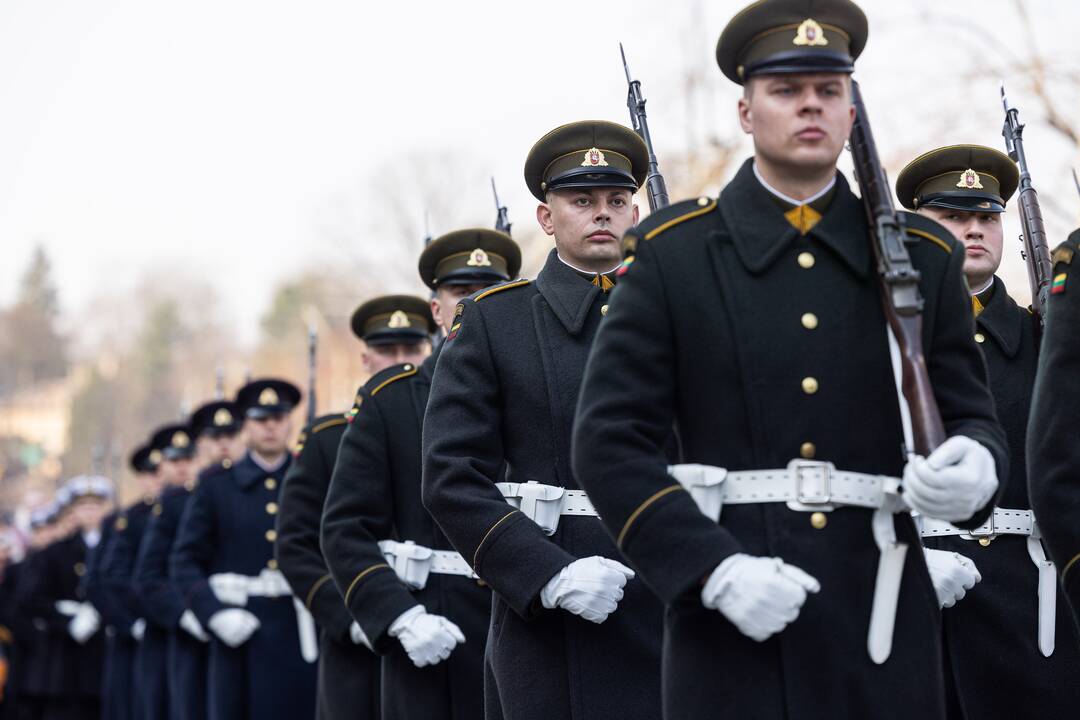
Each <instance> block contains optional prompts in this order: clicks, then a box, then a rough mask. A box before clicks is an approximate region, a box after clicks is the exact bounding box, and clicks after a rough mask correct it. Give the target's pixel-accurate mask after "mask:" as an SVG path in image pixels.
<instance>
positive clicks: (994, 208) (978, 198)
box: [919, 192, 1005, 213]
mask: <svg viewBox="0 0 1080 720" xmlns="http://www.w3.org/2000/svg"><path fill="white" fill-rule="evenodd" d="M924 207H936V208H943V209H946V210H960V211H961V212H972V213H1003V212H1005V203H1004V202H1003V201H1002V199H1001V198H999V197H996V196H994V195H978V194H972V193H971V192H956V193H950V192H943V193H934V194H932V195H927V196H925V197H922V198H919V209H922V208H924Z"/></svg>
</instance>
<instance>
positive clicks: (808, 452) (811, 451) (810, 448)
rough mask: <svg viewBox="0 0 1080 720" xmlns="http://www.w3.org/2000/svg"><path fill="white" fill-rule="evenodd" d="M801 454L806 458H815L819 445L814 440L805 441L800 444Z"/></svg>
mask: <svg viewBox="0 0 1080 720" xmlns="http://www.w3.org/2000/svg"><path fill="white" fill-rule="evenodd" d="M799 455H801V456H802V457H803V458H804V459H806V460H813V459H814V456H815V455H817V446H816V445H814V443H812V442H804V443H803V444H802V445H800V446H799Z"/></svg>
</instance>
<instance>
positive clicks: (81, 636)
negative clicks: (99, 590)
mask: <svg viewBox="0 0 1080 720" xmlns="http://www.w3.org/2000/svg"><path fill="white" fill-rule="evenodd" d="M100 627H101V616H100V615H98V611H97V610H95V609H94V606H93V605H91V604H90V603H83V604H82V606H81V607H80V608H79V611H78V612H77V613H75V617H73V618H71V622H69V623H68V634H69V635H71V637H72V638H74V640H75V642H77V643H79V644H80V645H82V644H83V643H85V642H86V641H87V640H89V639H90V636H91V635H93V634H94V633H96V632H97V631H98V628H100Z"/></svg>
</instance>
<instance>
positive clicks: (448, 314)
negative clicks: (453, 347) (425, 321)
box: [431, 283, 488, 333]
mask: <svg viewBox="0 0 1080 720" xmlns="http://www.w3.org/2000/svg"><path fill="white" fill-rule="evenodd" d="M486 287H488V286H487V285H485V284H483V283H472V284H470V285H446V286H443V287H440V288H439V289H438V290H436V291H435V297H433V298H431V317H433V318H435V322H436V323H437V324H438V325H439V327H441V328H442V329H443V332H446V333H448V332H450V326H451V325H453V324H454V309H455V308H456V307H457V305H458V303H459V302H461V301H462V300H463V299H464V298H467V297H469V296H470V295H472V294H473V293H474V292H479V291H480V290H483V289H484V288H486Z"/></svg>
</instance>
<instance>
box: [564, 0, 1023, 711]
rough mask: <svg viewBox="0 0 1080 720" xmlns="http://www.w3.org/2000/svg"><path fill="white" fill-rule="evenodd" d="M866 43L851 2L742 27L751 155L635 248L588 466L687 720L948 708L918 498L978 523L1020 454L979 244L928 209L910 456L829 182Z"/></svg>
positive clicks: (844, 209)
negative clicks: (670, 439) (978, 267)
mask: <svg viewBox="0 0 1080 720" xmlns="http://www.w3.org/2000/svg"><path fill="white" fill-rule="evenodd" d="M866 38H867V23H866V18H865V15H864V14H863V13H862V11H861V10H860V9H859V8H858V7H857V6H856V5H855V4H854V3H851V2H849V1H848V0H764V2H758V3H755V4H753V5H751V6H749V7H748V8H746V9H744V10H743V11H741V12H740V13H738V14H737V15H736V16H735V17H734V18H733V19H732V20H731V21H730V23H729V24H728V26H727V27H726V29H725V30H724V32H723V34H722V35H721V37H720V41H719V43H718V45H717V60H718V62H719V65H720V67H721V69H722V70H723V72H724V74H725V75H726V76H727V77H729V78H730V79H732V80H733V81H735V82H737V83H739V84H743V85H744V93H743V97H742V98H741V99H740V101H739V107H738V109H739V120H740V123H741V126H742V128H743V130H744V131H745V132H747V133H749V134H751V135H752V136H753V142H754V150H755V153H754V158H753V159H751V160H748V161H747V162H745V163H744V164H743V165H742V167H741V168H740V169H739V171H738V172H737V174H736V175H735V177H734V179H733V180H732V181H731V182H730V183H729V184H728V185H727V187H725V188H724V190H723V192H721V194H720V197H719V199H715V198H709V197H701V198H698V199H695V200H690V201H687V202H682V203H678V204H676V205H672V206H670V207H669V208H666V209H665V210H663V211H661V212H658V213H654V214H653V215H652V216H650V217H649V218H648V220H646V221H645V222H643V223H642V224H641V225H640V226H639V227H637V228H636V229H634V230H632V231H631V232H630V233H628V234H627V235H626V237H625V238H624V240H623V245H624V253H625V255H626V257H625V259H624V263H623V269H622V271H621V272H622V273H623V274H622V277H621V278H620V280H619V287H618V288H617V289H616V292H615V297H614V298H613V299H612V303H611V309H610V312H609V313H608V315H607V317H606V318H605V320H604V322H603V323H601V328H600V331H599V334H598V337H597V341H596V344H595V345H594V347H593V351H592V355H591V357H590V361H589V366H588V368H587V370H586V373H585V380H584V383H583V387H582V393H581V400H580V404H579V407H578V412H577V418H576V421H575V426H574V427H575V430H574V469H575V471H576V474H577V477H578V478H580V480H581V482H582V485H583V486H584V488H585V490H586V491H587V492H588V493H589V497H590V498H591V500H592V502H593V503H594V504H595V506H596V509H597V510H598V511H599V513H600V516H601V517H602V518H603V521H604V523H605V525H606V526H607V528H608V530H609V531H610V533H611V535H612V536H613V537H614V538H615V540H616V542H617V545H618V547H619V548H620V549H621V550H622V551H623V552H624V553H626V554H627V556H628V557H629V558H630V559H631V561H633V563H634V564H635V566H636V567H637V568H638V569H639V571H640V572H641V574H642V577H643V578H644V579H645V581H646V582H647V583H649V585H650V586H651V587H652V588H654V589H655V590H656V592H657V593H658V594H659V595H660V596H661V598H662V599H663V600H664V602H665V603H666V604H667V607H668V609H667V614H666V616H665V635H664V663H663V682H664V701H665V708H664V712H665V715H664V716H665V717H666V718H670V719H671V720H683V719H684V718H701V717H706V716H710V715H715V714H716V713H718V712H720V713H723V714H724V716H730V717H754V718H777V719H779V718H784V719H785V720H804V719H806V718H834V717H838V716H843V717H873V718H885V719H888V718H896V719H900V718H905V719H906V718H911V717H921V718H942V717H944V712H945V707H944V706H945V702H944V691H943V686H942V677H941V676H942V659H941V651H940V612H939V607H938V601H937V597H936V593H935V591H934V588H933V586H932V585H931V582H930V577H929V574H928V571H927V566H926V561H925V559H924V554H923V552H922V550H921V547H920V545H921V543H920V538H919V536H918V533H917V530H916V528H915V525H914V522H913V520H912V518H911V516H910V513H909V512H908V507H912V508H914V509H916V510H919V511H920V512H924V513H928V514H932V515H937V516H944V517H943V519H946V520H950V521H954V522H956V523H958V524H959V525H961V526H966V527H972V526H977V525H978V524H979V523H981V522H982V521H983V520H984V519H985V518H986V517H987V515H988V513H989V512H990V509H991V508H992V505H993V501H994V497H995V493H996V491H997V488H998V483H997V479H996V476H997V475H998V474H1000V475H1002V476H1004V475H1005V473H1006V472H1007V456H1006V449H1005V444H1004V436H1003V433H1002V430H1001V427H1000V425H999V424H998V422H997V420H996V418H995V414H994V407H993V401H992V398H991V396H990V393H989V390H988V388H987V386H986V379H985V371H984V370H983V360H982V357H981V356H980V353H979V350H978V348H977V346H976V344H975V342H974V340H973V339H972V334H973V329H972V321H971V315H970V311H969V310H968V307H969V304H970V300H969V298H968V295H967V289H966V287H965V284H964V280H963V273H962V269H963V268H962V266H963V253H962V252H960V251H959V250H958V248H957V245H956V242H955V241H954V240H953V239H952V238H951V237H950V236H949V234H948V232H947V231H945V230H944V229H943V228H941V227H940V226H938V225H937V224H935V223H933V222H932V221H929V220H927V219H925V218H921V217H919V216H915V215H911V216H909V222H908V223H907V224H908V226H909V227H910V228H911V229H912V236H913V238H918V242H912V243H909V244H908V245H907V247H908V251H909V253H910V256H911V261H912V263H913V264H914V267H915V268H916V269H917V270H918V271H919V273H920V278H919V290H920V292H921V296H922V299H923V301H924V304H923V314H922V342H923V349H924V353H925V362H926V367H927V370H928V373H929V378H930V381H931V383H932V389H933V395H934V399H935V400H936V402H937V405H938V408H939V409H940V414H941V417H942V421H943V425H944V429H945V434H946V435H947V436H948V439H947V440H946V441H945V442H944V443H943V444H942V445H941V447H940V448H938V449H937V450H935V451H934V452H933V453H931V454H930V456H929V458H921V457H918V456H915V457H913V458H911V460H910V462H908V458H907V456H906V453H905V450H904V448H905V444H906V446H907V447H912V444H911V442H909V441H907V440H906V438H905V436H906V435H907V434H908V433H907V429H906V428H905V423H904V422H903V416H902V414H901V401H900V398H901V397H902V396H901V395H900V393H899V390H900V382H899V377H900V376H899V373H900V367H899V364H897V365H896V366H895V373H896V374H894V358H893V355H894V353H891V352H890V346H891V345H893V344H894V341H893V340H892V338H891V337H890V334H889V332H888V330H887V324H886V319H885V314H884V311H883V307H882V301H881V289H880V286H879V279H878V277H877V276H876V273H875V265H874V262H873V253H872V249H871V245H870V238H869V236H868V231H867V227H868V222H867V218H866V213H865V211H864V209H863V207H862V204H861V202H860V200H859V199H858V198H857V197H856V196H855V195H854V194H853V193H852V192H851V190H850V189H849V187H848V185H847V183H846V182H845V180H844V178H843V176H842V175H841V174H840V173H838V172H837V170H836V161H837V158H838V157H839V155H840V153H841V151H842V150H843V148H844V144H845V142H846V140H847V139H848V136H849V134H850V131H851V129H852V125H853V122H854V116H855V110H854V107H853V105H852V87H851V85H850V81H849V77H848V76H849V74H850V73H851V72H852V70H853V67H854V58H855V57H857V56H858V54H859V53H860V52H861V50H862V48H863V46H864V44H865V41H866ZM895 355H896V356H897V358H898V356H899V352H896V353H895ZM673 424H674V425H675V426H676V427H677V429H678V433H679V438H680V440H681V445H682V452H683V457H682V462H681V463H678V464H676V466H675V467H671V466H670V464H669V463H668V462H667V459H666V458H665V457H664V455H663V453H662V448H663V443H664V438H665V436H666V435H667V433H669V432H670V429H671V427H672V425H673ZM901 476H903V483H902V484H901V482H900V478H901ZM901 489H902V492H901Z"/></svg>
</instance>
